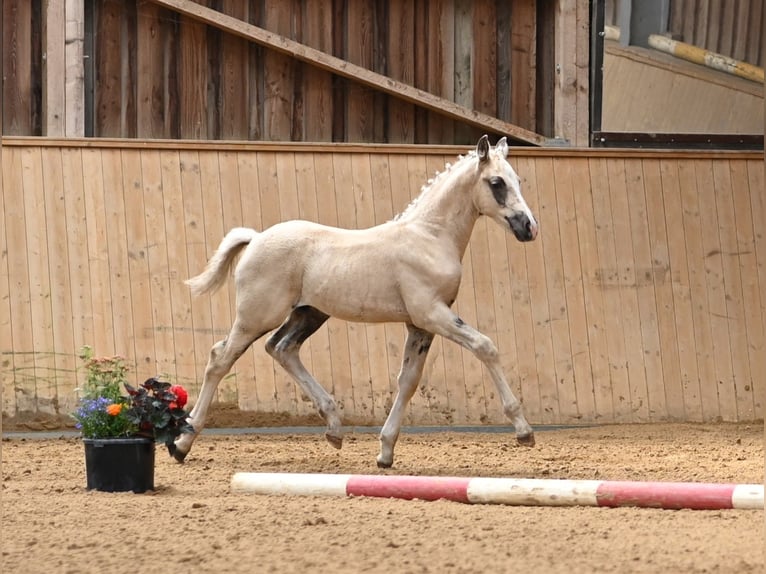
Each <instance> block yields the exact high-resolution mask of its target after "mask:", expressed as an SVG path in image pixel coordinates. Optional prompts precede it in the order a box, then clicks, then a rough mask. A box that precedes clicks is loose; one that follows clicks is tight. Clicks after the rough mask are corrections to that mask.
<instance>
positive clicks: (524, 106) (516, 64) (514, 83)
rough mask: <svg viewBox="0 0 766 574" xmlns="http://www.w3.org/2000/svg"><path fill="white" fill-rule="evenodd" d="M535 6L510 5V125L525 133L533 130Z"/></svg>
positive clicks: (525, 1)
mask: <svg viewBox="0 0 766 574" xmlns="http://www.w3.org/2000/svg"><path fill="white" fill-rule="evenodd" d="M536 4H537V2H536V1H535V0H520V1H519V0H517V1H516V2H513V3H511V5H510V6H511V63H510V83H511V85H510V91H511V94H510V97H511V101H510V104H511V115H510V118H509V121H510V122H511V123H513V124H516V125H518V126H521V127H523V128H525V129H528V130H533V131H534V130H535V127H536V121H537V118H536V111H535V98H536V88H537V85H536V84H537V82H536V76H537V32H536V29H537V6H536Z"/></svg>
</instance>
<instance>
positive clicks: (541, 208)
mask: <svg viewBox="0 0 766 574" xmlns="http://www.w3.org/2000/svg"><path fill="white" fill-rule="evenodd" d="M533 161H534V168H533V169H534V183H533V185H532V186H530V187H531V189H530V192H531V193H530V194H529V195H530V196H531V197H532V198H534V199H535V203H536V205H537V212H536V214H537V217H538V222H539V224H540V227H541V229H547V228H548V227H549V226H551V227H552V226H555V225H556V213H555V212H553V211H551V206H550V205H549V202H548V201H547V200H546V198H545V195H544V191H543V187H544V186H545V185H546V184H550V180H549V178H550V161H548V162H547V165H546V162H541V161H540V160H538V159H535V160H533ZM546 170H547V174H548V175H547V177H548V179H546ZM530 183H532V181H531V180H530ZM548 222H550V223H548ZM545 235H547V232H546V234H545ZM545 235H542V234H541V237H540V239H538V242H539V245H537V246H536V247H537V249H529V250H527V280H528V282H529V293H530V295H531V300H530V308H531V311H532V321H533V332H534V341H535V355H536V363H537V387H538V392H539V394H540V407H541V410H540V414H539V416H540V418H539V419H538V420H539V421H540V422H541V423H549V422H552V421H555V420H558V419H559V413H560V410H559V397H558V389H557V383H556V381H557V377H556V363H555V354H554V347H553V336H552V333H551V315H550V307H549V294H548V279H547V273H546V267H547V265H548V262H547V259H546V257H545V242H544V241H542V238H543V237H545ZM538 242H536V243H538Z"/></svg>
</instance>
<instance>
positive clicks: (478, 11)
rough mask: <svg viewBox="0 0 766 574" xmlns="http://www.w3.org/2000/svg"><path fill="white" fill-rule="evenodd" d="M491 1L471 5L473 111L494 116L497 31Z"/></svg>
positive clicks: (480, 0)
mask: <svg viewBox="0 0 766 574" xmlns="http://www.w3.org/2000/svg"><path fill="white" fill-rule="evenodd" d="M495 22H496V15H495V2H494V1H493V0H476V1H475V2H474V3H473V38H474V44H473V68H472V77H473V78H472V79H473V109H475V110H477V111H479V112H483V113H485V114H489V115H491V116H494V115H495V114H496V112H497V28H496V26H495Z"/></svg>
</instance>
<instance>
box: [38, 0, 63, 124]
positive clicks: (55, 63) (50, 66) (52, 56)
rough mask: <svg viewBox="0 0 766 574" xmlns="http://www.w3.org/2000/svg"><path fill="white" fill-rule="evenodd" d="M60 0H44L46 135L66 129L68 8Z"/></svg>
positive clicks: (43, 109) (44, 113) (44, 111)
mask: <svg viewBox="0 0 766 574" xmlns="http://www.w3.org/2000/svg"><path fill="white" fill-rule="evenodd" d="M64 7H65V6H64V3H63V2H61V1H51V0H45V2H44V3H43V23H42V27H43V51H44V53H45V58H44V59H43V103H42V112H43V135H45V136H48V137H61V136H63V135H64V132H65V127H64V126H65V120H66V96H65V92H64V87H65V83H66V78H65V72H66V60H65V58H64V56H65V49H64V46H65V45H64V26H65V11H64Z"/></svg>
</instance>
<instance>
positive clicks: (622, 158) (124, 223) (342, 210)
mask: <svg viewBox="0 0 766 574" xmlns="http://www.w3.org/2000/svg"><path fill="white" fill-rule="evenodd" d="M459 151H460V150H459V149H458V148H445V147H441V148H423V147H409V146H400V147H395V146H345V147H344V146H341V147H338V146H335V147H328V146H319V145H303V146H302V147H294V146H290V145H285V144H282V145H279V144H271V145H252V144H251V145H248V144H233V143H232V144H218V145H215V146H214V145H210V144H199V143H188V144H182V143H178V142H172V143H171V142H167V143H163V142H146V141H143V142H136V143H134V144H131V143H126V142H125V141H114V142H110V141H87V140H79V141H71V140H67V141H63V140H62V141H56V140H49V141H46V140H39V139H16V138H6V139H5V140H4V141H3V153H2V169H3V171H2V190H3V195H2V202H1V203H0V209H2V211H1V212H0V222H2V223H1V224H0V227H1V228H2V235H0V237H2V241H3V249H2V250H1V254H2V259H0V305H2V307H0V309H2V311H1V312H0V354H1V355H2V369H0V373H1V374H2V375H1V376H2V388H3V406H2V411H3V414H5V415H14V414H16V413H18V412H20V411H38V410H39V411H45V412H69V411H70V410H71V409H72V407H73V403H74V398H75V393H74V388H75V387H76V385H77V380H78V376H80V375H78V372H77V368H78V366H79V361H78V359H77V354H78V350H79V349H80V348H81V347H82V346H83V345H91V346H93V347H94V349H95V352H96V354H97V355H112V354H115V353H116V354H120V355H123V356H125V357H126V358H127V360H128V362H129V364H130V365H131V367H132V369H133V371H134V376H135V378H136V379H138V380H143V379H144V378H146V377H148V376H151V375H156V374H162V375H164V376H166V377H168V378H170V379H171V380H173V381H174V382H179V383H182V384H184V385H186V386H187V387H189V389H190V391H191V392H192V394H193V395H196V393H197V392H198V390H199V383H200V379H201V376H202V372H203V369H204V366H205V362H206V358H207V354H208V350H209V348H210V346H211V345H212V344H213V343H214V341H216V340H218V339H220V338H222V337H223V336H225V334H226V332H227V329H228V327H229V326H230V324H231V316H232V307H233V291H232V286H231V285H229V286H228V288H225V289H223V290H221V291H220V292H218V293H216V294H215V295H213V296H209V297H208V296H205V297H202V298H199V299H195V300H192V299H191V298H190V296H189V293H188V291H187V289H186V288H185V287H184V285H183V284H182V280H183V279H184V278H186V277H189V276H190V275H192V274H196V273H197V272H198V271H200V270H201V269H202V267H203V265H204V263H205V261H206V258H207V257H208V256H209V255H210V254H211V253H212V252H213V250H214V249H215V247H216V246H217V244H218V242H219V241H220V239H221V237H222V236H223V234H224V232H225V231H226V230H228V229H229V228H230V227H233V226H238V225H248V226H253V227H255V228H258V229H262V228H264V227H267V226H269V225H272V224H274V223H276V222H278V221H281V220H286V219H294V218H305V219H310V220H316V221H320V222H323V223H327V224H331V225H339V226H344V227H366V226H370V225H373V224H375V223H380V222H384V221H386V220H388V219H390V218H391V217H392V216H393V215H394V214H395V213H397V212H399V211H400V210H402V209H403V208H404V207H405V206H406V205H407V204H408V202H409V201H410V200H411V199H412V198H413V197H414V196H415V195H416V194H417V193H418V190H419V188H420V185H421V184H422V183H423V182H425V181H426V180H427V179H428V178H429V177H430V176H431V175H432V174H433V173H434V172H435V171H436V170H438V169H440V168H442V166H443V165H444V163H445V162H446V161H454V157H455V155H456V154H457V153H458V152H459ZM513 155H514V157H513V164H514V165H515V167H516V169H517V171H518V173H519V175H520V176H521V178H522V180H523V187H524V192H525V196H526V198H527V199H528V202H529V203H530V205H531V207H532V209H533V210H534V211H535V213H536V214H537V215H538V217H539V220H540V224H541V235H540V238H539V239H538V241H535V242H533V243H530V244H520V243H518V242H516V241H515V240H514V239H513V237H512V236H510V235H509V234H507V233H505V232H504V231H503V230H501V229H499V228H498V227H497V226H495V225H494V224H492V223H491V222H490V223H487V222H484V221H481V222H480V223H479V224H478V225H477V227H476V229H475V231H474V234H473V238H472V241H471V244H470V246H469V250H468V252H467V253H466V257H465V260H464V264H465V265H464V271H465V273H464V282H463V287H462V290H461V292H460V296H459V298H458V300H457V302H456V304H455V307H456V309H457V311H458V312H459V314H460V316H461V317H462V318H463V319H464V320H465V321H467V322H469V323H471V324H473V325H476V326H477V327H478V328H479V329H481V330H482V331H484V332H485V333H487V334H488V335H489V336H491V337H492V338H493V339H494V340H495V341H496V342H497V344H498V346H499V349H500V353H501V357H502V362H503V366H504V368H505V370H506V372H507V373H508V376H509V378H510V381H511V383H512V386H513V388H514V389H515V391H516V392H517V393H518V394H519V395H520V396H521V397H522V399H523V401H524V404H525V406H526V409H527V411H528V413H529V418H530V419H531V421H532V422H534V423H571V422H593V421H598V422H632V421H657V420H687V421H700V420H719V419H720V420H727V421H735V420H752V419H755V418H757V417H759V416H761V415H760V413H761V412H762V401H763V395H764V387H765V381H764V373H766V364H764V362H766V352H764V351H765V350H766V349H765V348H764V337H765V334H764V320H763V319H764V304H765V303H766V241H765V240H764V235H763V230H764V229H766V221H764V213H766V210H765V209H764V206H763V201H764V193H763V191H764V185H763V178H764V171H763V155H762V154H753V153H750V154H742V153H723V152H719V153H705V154H699V153H698V154H692V153H669V152H625V151H615V150H606V151H604V150H602V151H590V150H586V151H584V150H580V151H577V150H560V149H559V150H529V149H526V150H513ZM403 335H404V331H403V328H402V327H401V326H399V325H356V324H346V323H343V322H341V321H336V320H331V321H330V322H329V323H328V324H327V325H326V326H325V327H323V328H322V329H321V330H320V331H319V332H318V333H317V334H316V335H315V336H314V337H313V338H312V339H310V340H309V343H308V344H307V345H306V347H304V353H303V356H304V359H305V361H306V364H307V366H308V367H309V368H310V369H311V370H312V371H313V372H314V373H315V375H316V376H317V378H318V380H319V381H320V382H322V383H323V384H324V385H325V386H326V387H327V388H328V389H330V390H332V392H333V393H334V394H335V396H336V397H337V399H338V401H339V403H340V405H341V408H342V412H343V413H344V416H345V418H346V420H347V421H348V422H356V423H376V424H380V423H381V422H382V421H383V420H384V417H385V415H386V412H387V409H388V407H389V405H390V404H391V401H392V398H393V392H394V390H395V375H396V372H397V370H398V365H399V361H400V359H401V354H402V353H401V351H402V342H403ZM217 398H218V400H219V401H223V402H230V403H232V402H234V403H238V404H239V406H240V407H241V408H242V409H253V410H259V411H268V412H271V411H277V412H287V413H291V414H308V413H311V412H313V408H312V407H311V405H310V404H309V403H308V402H307V401H306V400H305V399H304V398H303V397H302V396H301V393H300V392H299V391H298V390H297V388H296V387H295V385H293V384H292V383H291V382H290V381H289V380H288V378H287V375H285V374H284V372H283V371H281V370H280V369H275V368H274V365H273V363H272V361H271V359H270V358H269V357H268V356H267V355H266V354H265V353H264V351H263V348H262V344H261V343H259V344H256V345H255V349H254V350H251V351H249V352H248V353H247V354H246V355H245V356H244V357H243V358H242V359H240V361H239V363H238V364H237V368H236V371H235V372H234V373H233V374H232V375H231V376H229V377H228V378H226V379H225V380H224V381H223V383H222V384H221V387H220V390H219V392H218V397H217ZM407 422H408V423H409V424H429V423H440V424H442V423H455V424H459V423H479V422H487V423H502V422H504V420H503V418H502V415H501V408H500V405H499V401H498V399H497V397H496V393H495V392H494V390H493V388H492V386H491V382H490V380H489V378H488V375H487V373H486V372H485V371H484V370H483V369H482V367H481V365H480V363H479V362H478V361H477V360H476V359H474V358H473V357H472V356H470V355H469V354H468V353H467V352H464V351H462V350H461V349H460V348H458V347H457V346H455V345H454V344H452V343H449V342H443V341H441V340H437V341H436V342H435V344H434V346H433V348H432V351H431V353H430V355H429V359H428V363H427V368H426V373H425V376H424V380H423V384H422V385H421V387H420V389H419V391H418V392H417V393H416V395H415V398H414V399H413V402H412V408H411V409H410V414H409V418H408V420H407Z"/></svg>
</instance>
